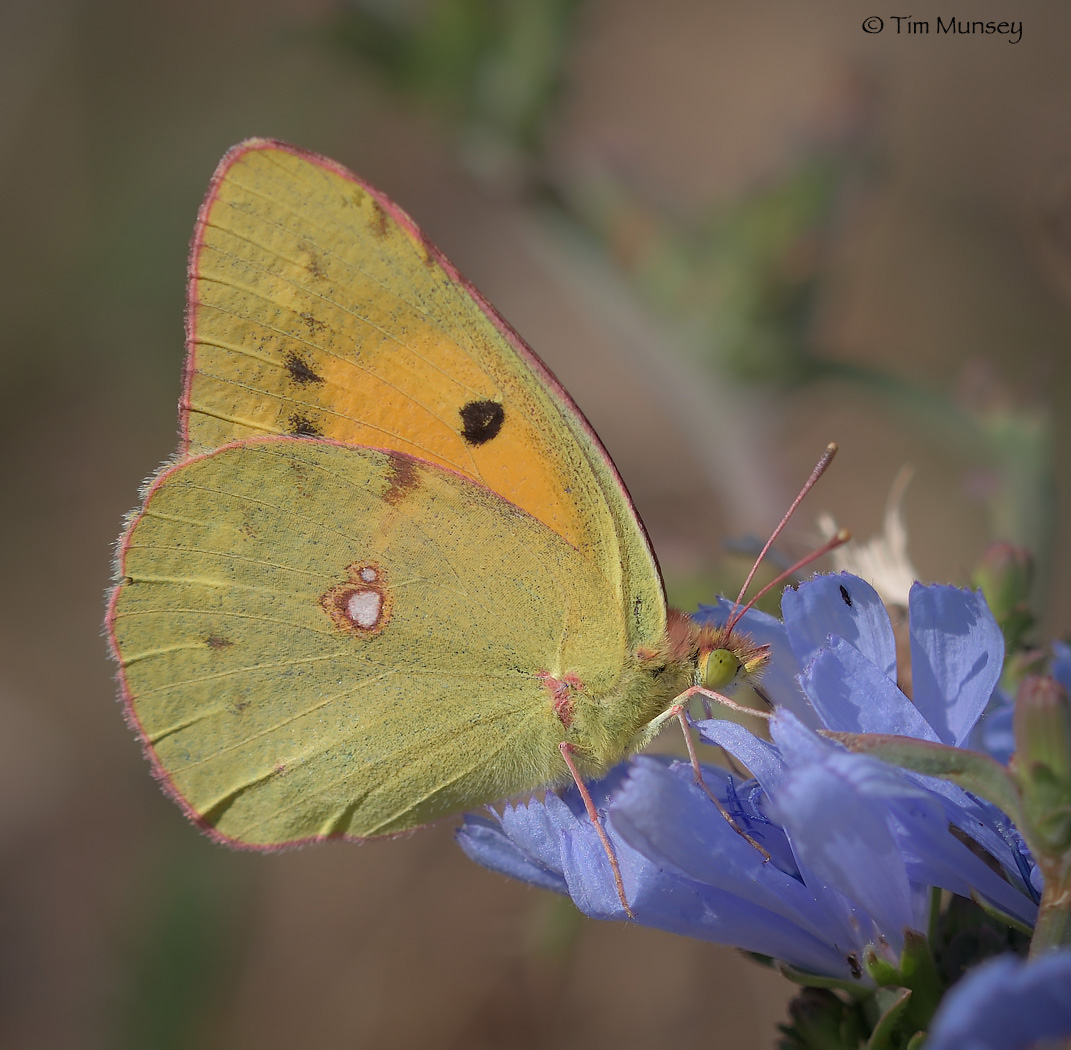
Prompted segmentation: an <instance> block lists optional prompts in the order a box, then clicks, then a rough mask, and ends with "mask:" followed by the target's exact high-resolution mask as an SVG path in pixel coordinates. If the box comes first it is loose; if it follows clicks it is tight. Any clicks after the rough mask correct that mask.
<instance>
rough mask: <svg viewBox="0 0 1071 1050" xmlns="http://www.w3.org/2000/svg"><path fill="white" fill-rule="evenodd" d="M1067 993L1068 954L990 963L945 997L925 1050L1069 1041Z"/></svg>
mask: <svg viewBox="0 0 1071 1050" xmlns="http://www.w3.org/2000/svg"><path fill="white" fill-rule="evenodd" d="M1069 991H1071V950H1068V949H1062V950H1060V951H1054V952H1050V953H1048V954H1047V955H1043V956H1041V958H1039V959H1035V960H1029V961H1028V960H1023V959H1020V958H1018V957H1017V956H1014V955H1002V956H1000V957H999V958H996V959H990V960H989V961H988V962H986V963H984V964H983V965H981V966H979V967H978V968H977V969H975V970H972V971H971V972H970V973H968V974H967V975H966V976H965V977H964V978H963V979H962V980H961V981H960V982H959V983H958V984H957V985H956V986H955V987H954V988H953V989H952V990H951V991H950V992H949V993H948V995H947V996H945V999H944V1001H943V1002H942V1003H941V1007H940V1009H939V1010H938V1011H937V1015H936V1016H935V1017H934V1021H933V1025H932V1027H931V1028H930V1037H929V1039H928V1040H927V1041H926V1050H1027V1048H1028V1047H1032V1046H1034V1045H1035V1044H1037V1043H1038V1042H1039V1041H1041V1040H1049V1039H1052V1040H1055V1039H1065V1040H1066V1039H1071V994H1069Z"/></svg>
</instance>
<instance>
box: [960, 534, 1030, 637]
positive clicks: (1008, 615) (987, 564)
mask: <svg viewBox="0 0 1071 1050" xmlns="http://www.w3.org/2000/svg"><path fill="white" fill-rule="evenodd" d="M972 580H973V583H974V586H975V587H979V588H981V591H982V593H983V594H984V595H985V600H986V604H987V605H988V606H989V609H990V612H992V613H993V617H994V619H995V620H996V621H997V623H998V624H1000V629H1001V630H1002V631H1003V632H1004V641H1005V643H1006V644H1007V647H1008V650H1009V651H1011V650H1014V649H1017V648H1019V647H1020V646H1021V645H1022V639H1023V635H1025V634H1026V632H1027V631H1028V630H1029V629H1030V628H1031V627H1032V626H1033V624H1034V615H1033V613H1032V612H1031V611H1030V605H1029V601H1030V589H1031V587H1032V586H1033V583H1034V559H1033V558H1032V557H1031V555H1030V552H1029V551H1027V550H1026V549H1025V548H1023V547H1016V546H1013V545H1012V544H1010V543H1003V542H1001V543H993V544H991V545H990V547H989V549H988V550H987V551H986V552H985V554H983V555H982V560H981V561H980V562H979V563H978V565H977V566H976V567H975V570H974V573H973V574H972Z"/></svg>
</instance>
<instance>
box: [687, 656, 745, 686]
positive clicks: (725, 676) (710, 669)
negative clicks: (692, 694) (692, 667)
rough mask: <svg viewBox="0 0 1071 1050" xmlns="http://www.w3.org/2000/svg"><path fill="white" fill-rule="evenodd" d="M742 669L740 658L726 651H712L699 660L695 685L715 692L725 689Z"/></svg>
mask: <svg viewBox="0 0 1071 1050" xmlns="http://www.w3.org/2000/svg"><path fill="white" fill-rule="evenodd" d="M742 667H743V664H742V663H741V661H740V658H739V657H738V656H736V655H735V654H734V653H731V652H730V651H729V650H728V649H713V650H711V651H710V652H709V653H705V654H704V655H702V656H701V657H700V658H699V666H698V668H697V670H696V677H697V678H698V681H697V682H696V684H697V685H701V686H703V688H704V689H713V690H715V691H718V690H721V689H725V688H726V686H729V685H731V684H732V683H733V682H734V681H735V679H736V676H737V675H738V674H739V673H740V669H741V668H742Z"/></svg>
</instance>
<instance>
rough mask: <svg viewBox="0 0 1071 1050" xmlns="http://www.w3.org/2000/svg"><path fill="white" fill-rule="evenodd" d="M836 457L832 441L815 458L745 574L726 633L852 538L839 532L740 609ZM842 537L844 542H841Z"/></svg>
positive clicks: (843, 532) (843, 531)
mask: <svg viewBox="0 0 1071 1050" xmlns="http://www.w3.org/2000/svg"><path fill="white" fill-rule="evenodd" d="M836 454H837V443H836V442H835V441H831V442H830V443H829V444H828V445H826V448H825V451H824V452H823V453H822V455H821V456H819V458H818V462H817V463H816V464H815V465H814V469H813V470H812V471H811V475H810V477H809V478H808V479H807V480H806V481H805V482H804V483H803V488H801V489H800V491H799V495H798V496H797V497H796V498H795V499H794V500H793V501H792V505H791V506H790V507H789V508H788V510H787V511H786V512H785V516H784V517H783V518H782V519H781V523H780V524H779V525H778V526H777V528H776V529H774V530H773V532H772V533H771V534H770V538H769V539H768V540H767V541H766V546H765V547H763V548H762V550H761V551H760V552H759V556H758V557H757V558H756V559H755V562H754V564H753V565H752V566H751V571H750V572H749V573H748V574H747V579H746V580H744V585H743V587H741V588H740V593H739V594H738V595H737V596H736V601H735V602H733V611H732V613H731V614H730V616H729V620H728V622H727V623H726V625H725V627H726V630H727V631H731V630H732V629H733V628H734V627H735V626H736V625H737V623H739V622H740V617H741V616H743V615H744V613H746V612H747V611H748V609H750V608H751V607H752V606H753V605H754V604H755V602H757V601H758V600H759V598H761V597H762V596H763V595H764V594H766V593H767V592H768V591H769V590H770V589H771V588H772V587H776V586H777V584H779V583H780V582H781V581H782V580H785V579H787V578H788V577H789V576H791V575H792V574H793V573H794V572H796V571H797V570H798V569H801V568H803V566H805V565H809V564H810V563H811V562H812V561H814V560H815V559H817V558H820V557H821V556H822V555H823V554H828V553H829V552H830V551H831V550H834V549H835V548H837V547H839V546H840V545H841V544H842V543H846V542H847V541H848V540H849V539H850V538H851V536H850V535H849V533H848V532H847V531H846V530H844V529H842V530H841V531H840V532H838V533H837V535H836V536H834V537H833V539H832V540H830V541H829V542H828V543H826V544H825V545H823V546H822V547H821V548H820V549H819V550H817V551H813V552H812V553H811V554H809V555H808V556H807V557H806V558H804V559H803V560H802V561H799V562H797V563H796V564H795V565H793V566H792V568H791V569H788V570H787V571H785V572H783V573H781V575H780V576H778V577H777V579H776V580H774V581H772V582H771V583H768V584H767V585H766V586H765V587H764V588H763V589H762V590H761V591H759V593H758V594H756V595H755V597H754V598H752V599H751V601H750V602H748V604H747V605H741V603H742V602H743V600H744V595H745V594H747V589H748V588H749V587H750V586H751V581H752V580H753V579H754V578H755V573H756V572H758V570H759V566H760V565H761V564H762V559H763V558H765V557H766V555H767V553H768V552H769V550H770V548H771V547H772V546H773V545H774V541H775V540H776V539H777V537H778V536H780V535H781V532H782V530H783V529H784V527H785V526H786V525H787V524H788V522H789V519H790V518H791V517H792V515H793V514H795V513H796V508H797V507H798V506H799V505H800V504H801V503H802V502H803V497H804V496H806V495H807V493H808V492H810V491H811V489H813V488H814V485H815V482H816V481H818V479H819V478H820V477H821V476H822V475H823V474H824V473H825V472H826V470H827V468H828V467H829V464H830V463H832V462H833V457H834V456H835V455H836ZM842 536H843V538H841V537H842Z"/></svg>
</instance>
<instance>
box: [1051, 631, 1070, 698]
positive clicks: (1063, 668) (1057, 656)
mask: <svg viewBox="0 0 1071 1050" xmlns="http://www.w3.org/2000/svg"><path fill="white" fill-rule="evenodd" d="M1052 676H1053V678H1055V679H1056V681H1058V682H1059V683H1060V685H1062V686H1063V687H1064V692H1066V693H1068V694H1071V645H1068V644H1067V643H1066V642H1053V643H1052Z"/></svg>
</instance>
